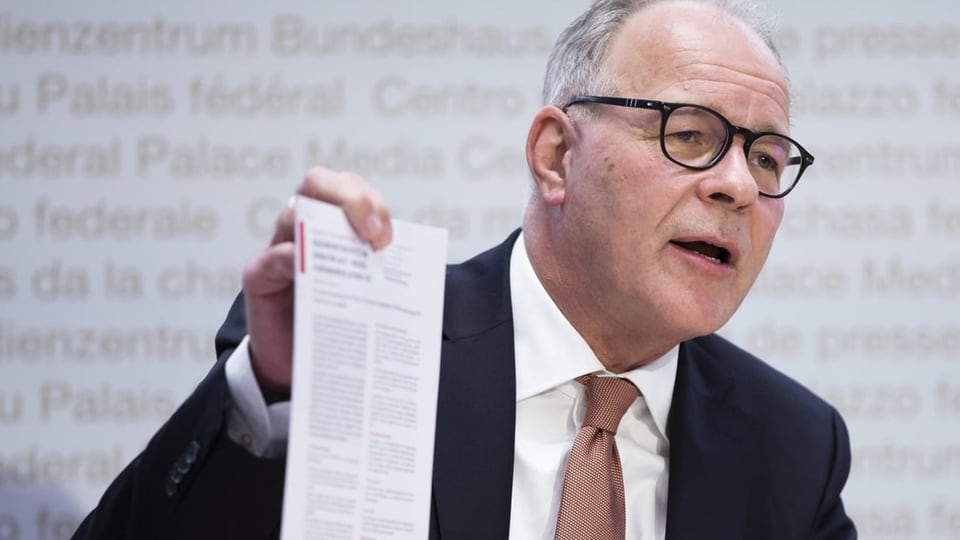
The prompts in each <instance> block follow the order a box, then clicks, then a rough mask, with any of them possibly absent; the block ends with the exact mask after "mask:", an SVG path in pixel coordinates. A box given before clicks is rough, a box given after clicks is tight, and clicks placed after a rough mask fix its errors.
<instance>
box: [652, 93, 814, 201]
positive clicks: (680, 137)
mask: <svg viewBox="0 0 960 540" xmlns="http://www.w3.org/2000/svg"><path fill="white" fill-rule="evenodd" d="M731 136H732V132H728V127H727V123H726V122H725V121H724V119H723V118H722V117H720V116H718V115H717V114H716V113H714V112H712V111H709V110H706V109H701V108H699V107H691V106H682V107H678V108H676V109H673V110H672V111H670V114H669V115H668V116H667V120H666V124H665V125H664V126H663V150H664V152H666V154H667V157H668V158H670V159H672V160H673V161H676V162H677V163H679V164H681V165H686V166H689V167H697V168H700V167H703V168H706V167H710V166H711V165H713V164H714V162H715V161H716V160H717V159H718V157H719V156H720V154H721V153H723V151H724V150H725V148H726V146H727V143H728V138H729V137H731ZM800 156H801V154H800V149H799V148H797V146H796V145H795V144H793V142H791V141H790V140H789V139H787V138H785V137H781V136H779V135H773V134H766V135H762V136H760V137H758V138H757V139H755V140H754V141H753V142H752V143H749V151H748V155H747V163H748V165H749V167H750V172H751V174H752V175H753V178H754V180H755V181H756V182H757V186H758V188H759V189H760V191H761V192H762V193H766V194H768V195H779V194H780V193H782V192H784V191H786V190H788V189H790V187H792V186H793V184H794V183H795V182H796V180H797V177H798V175H799V174H800V164H801V162H802V161H803V160H802V159H801V157H800Z"/></svg>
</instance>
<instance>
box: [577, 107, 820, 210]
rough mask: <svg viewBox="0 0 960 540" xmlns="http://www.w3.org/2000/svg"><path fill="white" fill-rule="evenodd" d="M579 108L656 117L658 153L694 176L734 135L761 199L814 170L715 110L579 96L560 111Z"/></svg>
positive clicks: (787, 145)
mask: <svg viewBox="0 0 960 540" xmlns="http://www.w3.org/2000/svg"><path fill="white" fill-rule="evenodd" d="M579 103H600V104H604V105H616V106H619V107H631V108H634V109H650V110H655V111H656V110H658V111H660V149H661V150H662V151H663V155H664V156H666V157H667V159H669V160H670V161H672V162H674V163H676V164H677V165H680V166H682V167H686V168H688V169H693V170H696V171H703V170H706V169H709V168H710V167H713V166H714V165H716V164H717V163H719V162H720V160H722V159H723V156H725V155H726V154H727V150H730V146H732V143H733V137H734V136H735V135H742V136H743V139H744V141H743V153H744V154H745V155H746V158H747V164H748V166H749V167H750V173H751V174H752V175H753V179H754V180H755V181H756V183H757V188H758V189H759V191H760V195H763V196H764V197H769V198H772V199H779V198H780V197H784V196H786V194H787V193H790V191H791V190H792V189H793V188H794V187H795V186H796V185H797V182H798V181H800V177H801V176H802V175H803V171H805V170H806V168H807V167H809V166H810V165H812V164H813V154H811V153H810V152H807V151H806V149H804V148H803V147H802V146H800V143H798V142H797V141H795V140H793V139H791V138H790V137H787V136H786V135H781V134H779V133H773V132H770V131H762V132H754V131H750V130H749V129H747V128H744V127H740V126H735V125H733V124H731V123H730V121H729V120H727V119H726V118H724V117H723V115H721V114H720V113H718V112H717V111H714V110H713V109H710V108H707V107H703V106H701V105H692V104H689V103H664V102H662V101H651V100H647V99H635V98H619V97H604V96H577V97H575V98H573V99H571V100H570V102H569V103H567V104H566V105H565V106H564V107H563V110H564V112H566V110H567V109H568V108H570V107H571V106H573V105H576V104H579Z"/></svg>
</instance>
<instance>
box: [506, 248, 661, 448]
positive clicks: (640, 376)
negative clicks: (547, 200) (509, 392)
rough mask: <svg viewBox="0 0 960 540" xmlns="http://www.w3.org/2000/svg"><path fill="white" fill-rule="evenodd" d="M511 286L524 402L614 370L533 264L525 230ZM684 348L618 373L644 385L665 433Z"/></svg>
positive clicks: (514, 254)
mask: <svg viewBox="0 0 960 540" xmlns="http://www.w3.org/2000/svg"><path fill="white" fill-rule="evenodd" d="M510 291H511V302H512V304H513V332H514V347H515V353H516V365H517V401H518V402H520V401H523V400H525V399H528V398H530V397H533V396H535V395H537V394H540V393H542V392H545V391H547V390H550V389H553V388H556V387H558V386H562V385H564V384H566V383H568V382H570V381H571V380H573V379H574V378H576V377H579V376H580V375H584V374H587V373H598V374H601V375H604V374H609V375H614V374H612V373H610V372H608V371H606V369H604V367H603V364H601V363H600V360H598V359H597V357H596V355H595V354H594V353H593V350H591V349H590V346H589V345H587V342H586V341H585V340H584V339H583V337H582V336H581V335H580V334H579V333H578V332H577V330H576V329H575V328H574V327H573V325H571V324H570V321H568V320H567V319H566V318H565V317H564V316H563V313H561V312H560V308H558V307H557V305H556V304H554V303H553V300H552V299H551V298H550V295H549V294H547V291H546V289H544V288H543V285H542V284H541V283H540V280H539V279H538V278H537V275H536V273H535V272H534V271H533V266H531V264H530V259H529V258H528V256H527V249H526V246H525V245H524V241H523V233H522V232H521V233H520V236H519V237H517V241H516V243H515V244H514V245H513V251H512V253H511V256H510ZM679 350H680V347H679V345H678V346H676V347H674V348H672V349H671V350H670V351H668V352H667V353H666V354H665V355H663V356H661V357H660V358H658V359H656V360H654V361H653V362H650V363H648V364H646V365H644V366H641V367H639V368H636V369H634V370H631V371H628V372H626V373H621V374H617V375H615V376H618V377H624V378H626V379H628V380H629V381H630V382H632V383H633V384H634V385H635V386H636V387H637V388H639V389H640V392H641V393H642V394H643V397H644V400H645V401H646V404H647V407H648V408H649V409H650V413H651V415H652V416H653V420H654V423H655V424H656V425H657V428H658V429H659V430H660V433H661V434H662V435H663V436H664V437H666V434H667V429H666V428H667V416H668V415H669V413H670V405H671V404H672V402H673V387H674V384H675V382H676V375H677V358H678V355H679Z"/></svg>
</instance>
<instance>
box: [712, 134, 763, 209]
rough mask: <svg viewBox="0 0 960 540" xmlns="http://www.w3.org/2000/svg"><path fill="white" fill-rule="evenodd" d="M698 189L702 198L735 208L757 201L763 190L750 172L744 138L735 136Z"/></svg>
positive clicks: (741, 207) (744, 206)
mask: <svg viewBox="0 0 960 540" xmlns="http://www.w3.org/2000/svg"><path fill="white" fill-rule="evenodd" d="M697 191H698V194H699V196H700V197H701V198H702V199H704V200H708V201H711V202H713V203H715V204H721V205H723V206H727V207H729V208H731V209H734V210H740V209H743V208H746V207H748V206H750V205H751V204H753V203H755V202H756V201H757V199H758V198H759V197H760V189H759V188H758V187H757V182H756V180H754V179H753V175H752V174H751V173H750V167H749V165H748V164H747V157H746V154H745V153H744V151H743V139H742V137H739V136H737V137H734V140H733V142H731V144H730V148H728V149H727V153H726V155H724V156H723V159H721V160H720V162H719V163H717V164H716V165H714V166H713V167H711V168H710V169H707V170H706V171H704V176H703V179H702V180H701V181H700V184H699V185H698V186H697Z"/></svg>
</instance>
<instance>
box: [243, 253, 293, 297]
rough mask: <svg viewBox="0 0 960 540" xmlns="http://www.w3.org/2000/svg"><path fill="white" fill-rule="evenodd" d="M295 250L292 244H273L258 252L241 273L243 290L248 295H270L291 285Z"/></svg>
mask: <svg viewBox="0 0 960 540" xmlns="http://www.w3.org/2000/svg"><path fill="white" fill-rule="evenodd" d="M294 261H295V249H294V245H293V243H292V242H283V243H280V244H274V245H271V246H270V247H268V248H267V249H265V250H263V251H262V252H260V254H259V255H257V256H256V257H255V258H254V259H253V260H252V261H250V263H249V264H247V266H246V268H244V271H243V288H244V291H245V293H246V294H248V295H257V296H261V295H270V294H274V293H277V292H279V291H281V290H283V289H285V288H287V287H289V286H290V285H291V284H292V283H293V278H294V272H295V268H296V266H295V262H294Z"/></svg>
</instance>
